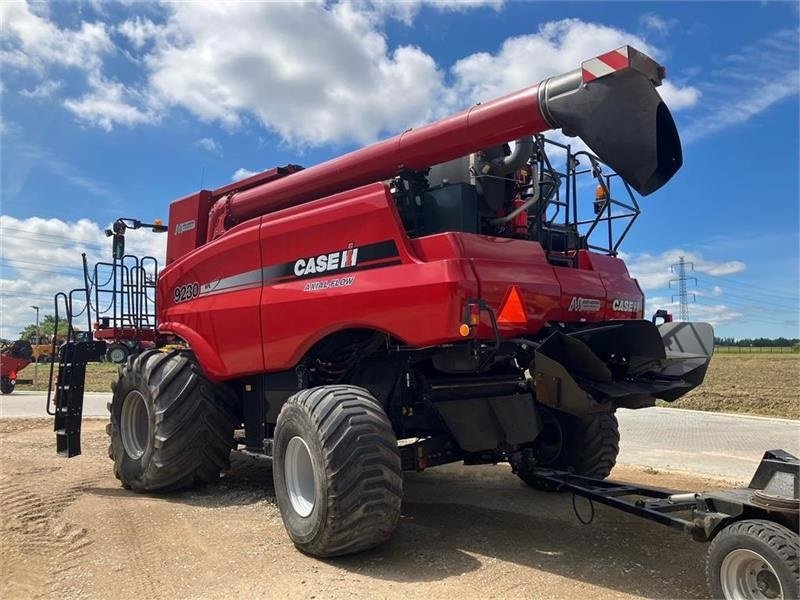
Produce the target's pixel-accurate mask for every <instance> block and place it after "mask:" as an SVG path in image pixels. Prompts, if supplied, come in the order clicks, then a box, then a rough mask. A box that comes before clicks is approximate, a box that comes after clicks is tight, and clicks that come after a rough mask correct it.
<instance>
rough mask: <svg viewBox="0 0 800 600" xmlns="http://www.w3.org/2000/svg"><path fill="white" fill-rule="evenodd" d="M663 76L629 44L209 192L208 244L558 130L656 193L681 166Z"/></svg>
mask: <svg viewBox="0 0 800 600" xmlns="http://www.w3.org/2000/svg"><path fill="white" fill-rule="evenodd" d="M664 73H665V72H664V69H663V67H661V66H659V65H658V64H657V63H656V62H655V61H653V60H652V59H651V58H649V57H647V56H646V55H644V54H642V53H641V52H638V51H637V50H634V49H633V48H631V47H630V46H623V47H622V48H619V49H617V50H614V51H612V52H608V53H606V54H604V55H602V56H599V57H597V58H593V59H591V60H588V61H585V62H584V63H583V64H582V66H581V68H580V69H576V70H574V71H571V72H569V73H566V74H564V75H560V76H557V77H551V78H549V79H547V80H545V81H543V82H541V83H539V84H537V85H534V86H531V87H529V88H525V89H522V90H519V91H517V92H513V93H511V94H508V95H507V96H503V97H502V98H497V99H495V100H492V101H489V102H484V103H481V104H476V105H475V106H472V107H471V108H469V109H467V110H465V111H463V112H460V113H458V114H455V115H452V116H450V117H446V118H444V119H441V120H439V121H435V122H433V123H430V124H428V125H424V126H422V127H418V128H415V129H409V130H408V131H405V132H404V133H402V134H400V135H397V136H395V137H393V138H390V139H388V140H384V141H382V142H378V143H376V144H372V145H371V146H367V147H365V148H362V149H360V150H356V151H354V152H350V153H349V154H345V155H344V156H339V157H337V158H334V159H332V160H329V161H327V162H324V163H321V164H319V165H316V166H313V167H311V168H308V169H305V170H301V171H297V172H293V173H292V174H291V175H288V176H285V177H280V178H277V179H275V178H272V179H271V180H269V181H267V182H266V183H263V184H262V185H258V186H255V187H251V188H249V189H246V188H244V189H242V188H240V189H238V190H237V189H234V190H233V191H231V186H226V187H225V188H222V189H221V190H217V191H216V192H213V193H212V198H213V199H214V200H215V203H214V204H213V206H212V208H211V212H210V215H209V222H208V232H207V237H206V241H211V240H213V239H214V238H216V237H218V236H220V235H222V234H223V233H224V232H225V230H226V229H228V228H229V227H231V226H233V225H235V224H236V223H241V222H242V221H245V220H247V219H251V218H253V217H256V216H259V215H264V214H268V213H270V212H274V211H277V210H281V209H284V208H288V207H290V206H297V205H299V204H303V203H305V202H310V201H313V200H316V199H319V198H323V197H325V196H329V195H332V194H336V193H339V192H343V191H346V190H349V189H353V188H355V187H359V186H362V185H367V184H370V183H374V182H376V181H381V180H386V179H390V178H392V177H394V176H395V175H396V174H397V173H399V172H401V171H404V170H422V169H427V168H429V167H431V166H433V165H436V164H439V163H444V162H447V161H450V160H453V159H456V158H459V157H462V156H466V155H467V154H472V153H473V152H478V151H479V150H483V149H485V148H491V147H493V146H497V145H498V144H502V143H505V142H508V141H510V140H514V139H520V138H525V139H527V136H531V135H533V134H536V133H541V132H544V131H548V130H550V129H557V128H560V129H563V130H564V131H565V132H567V133H568V134H571V135H578V136H580V137H581V138H582V139H583V140H584V141H585V142H586V144H587V145H588V146H589V148H591V149H592V151H593V152H594V153H595V154H597V156H598V157H599V158H600V159H601V160H602V161H603V162H605V163H606V164H608V165H609V166H611V167H612V168H613V169H614V170H615V171H616V172H617V173H619V174H620V175H621V176H622V177H623V178H624V179H625V180H626V181H628V183H629V184H630V185H631V186H632V187H633V188H634V189H636V190H637V191H638V192H639V193H641V194H649V193H651V192H654V191H655V190H657V189H658V188H660V187H661V186H662V185H664V184H665V183H666V182H667V181H668V180H669V178H670V177H672V175H674V174H675V172H676V171H677V170H678V169H679V168H680V167H681V163H682V159H681V143H680V138H679V137H678V132H677V129H676V128H675V123H674V122H673V120H672V116H671V115H670V112H669V109H668V108H667V106H666V105H665V104H664V102H663V101H662V100H661V98H660V97H659V95H658V93H657V92H656V91H655V88H654V86H657V85H660V84H661V80H662V78H663V77H664ZM523 149H524V148H523ZM523 149H521V151H522V150H523Z"/></svg>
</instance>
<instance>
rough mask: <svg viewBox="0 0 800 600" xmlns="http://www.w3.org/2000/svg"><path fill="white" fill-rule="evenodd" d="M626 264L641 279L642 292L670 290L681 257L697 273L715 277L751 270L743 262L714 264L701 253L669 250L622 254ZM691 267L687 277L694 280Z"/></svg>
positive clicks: (676, 249)
mask: <svg viewBox="0 0 800 600" xmlns="http://www.w3.org/2000/svg"><path fill="white" fill-rule="evenodd" d="M620 257H621V258H623V259H624V260H625V263H626V264H627V266H628V271H629V272H630V274H631V275H632V276H633V277H635V278H636V279H638V281H639V285H641V286H642V289H643V290H645V291H647V290H663V289H667V288H669V282H670V280H671V279H675V277H676V275H675V272H674V271H673V270H672V265H674V264H677V263H678V261H679V260H680V258H681V257H683V259H684V261H685V262H686V263H692V264H693V266H694V270H695V272H697V273H705V274H708V275H713V276H717V277H719V276H725V275H732V274H734V273H739V272H741V271H744V270H745V269H746V268H747V266H746V265H745V263H743V262H742V261H739V260H728V261H713V260H708V259H706V258H704V257H703V256H702V255H701V254H699V253H697V252H689V251H686V250H682V249H680V248H675V249H672V250H667V251H665V252H662V253H660V254H649V253H639V254H628V253H623V252H621V253H620ZM689 270H690V267H688V266H687V276H691V273H690V272H689Z"/></svg>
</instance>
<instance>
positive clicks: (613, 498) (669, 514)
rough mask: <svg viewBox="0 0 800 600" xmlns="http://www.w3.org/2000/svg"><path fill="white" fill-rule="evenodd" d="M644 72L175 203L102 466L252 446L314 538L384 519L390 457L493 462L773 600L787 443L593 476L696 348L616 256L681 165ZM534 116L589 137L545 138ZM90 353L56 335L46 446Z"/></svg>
mask: <svg viewBox="0 0 800 600" xmlns="http://www.w3.org/2000/svg"><path fill="white" fill-rule="evenodd" d="M663 77H664V70H663V68H662V67H660V66H659V65H658V64H657V63H655V62H654V61H653V60H651V59H650V58H648V57H647V56H645V55H644V54H641V53H640V52H637V51H636V50H634V49H632V48H630V47H623V48H620V49H618V50H615V51H613V52H609V53H608V54H605V55H603V56H600V57H597V58H595V59H592V60H589V61H586V62H585V63H583V65H582V67H581V68H579V69H576V70H575V71H572V72H569V73H566V74H563V75H560V76H556V77H551V78H549V79H547V80H545V81H543V82H541V83H539V84H537V85H534V86H532V87H529V88H526V89H523V90H520V91H518V92H515V93H513V94H510V95H508V96H505V97H502V98H499V99H497V100H494V101H491V102H486V103H482V104H479V105H475V106H473V107H472V108H470V109H469V110H466V111H464V112H462V113H459V114H456V115H454V116H451V117H448V118H445V119H443V120H440V121H437V122H434V123H432V124H430V125H426V126H423V127H420V128H417V129H410V130H408V131H406V132H404V133H402V134H401V135H398V136H396V137H394V138H391V139H389V140H386V141H383V142H380V143H377V144H374V145H372V146H369V147H366V148H364V149H362V150H358V151H355V152H352V153H350V154H347V155H345V156H342V157H339V158H336V159H333V160H331V161H328V162H325V163H322V164H320V165H317V166H315V167H312V168H309V169H302V168H301V167H299V166H296V165H291V164H290V165H287V166H285V167H280V168H275V169H272V170H270V171H266V172H264V173H260V174H258V175H255V176H253V177H250V178H248V179H245V180H243V181H239V182H236V183H233V184H231V185H228V186H225V187H223V188H220V189H217V190H214V191H207V190H202V191H200V192H197V193H195V194H191V195H189V196H186V197H185V198H182V199H180V200H177V201H175V202H173V203H172V205H171V207H170V214H169V231H168V235H169V239H168V243H167V260H166V265H165V268H164V269H163V270H162V271H161V272H160V274H159V276H158V284H157V285H158V287H157V298H158V304H157V306H158V311H157V312H158V332H159V335H158V338H157V339H156V340H155V341H156V344H157V345H158V346H159V349H154V350H148V351H145V352H143V353H141V354H140V355H138V356H136V357H131V358H130V359H129V360H128V361H127V363H126V364H125V365H124V366H123V367H122V368H121V369H120V376H119V380H118V381H117V382H116V384H115V386H114V395H113V400H112V402H111V404H110V411H111V422H110V424H109V426H108V433H109V435H110V441H111V445H110V449H109V454H110V456H111V458H112V459H113V461H114V472H115V474H116V476H117V477H118V478H119V479H120V480H121V482H122V484H123V486H125V487H126V488H129V489H132V490H135V491H140V492H157V491H167V490H174V489H179V488H184V487H187V486H191V485H193V484H195V483H201V482H202V483H211V482H213V481H215V480H216V479H217V478H218V477H219V474H220V472H221V471H222V470H224V469H225V468H226V467H227V466H228V464H229V455H230V453H231V451H232V449H234V448H237V447H243V448H246V449H247V450H248V451H249V452H251V453H256V454H259V455H262V456H265V457H268V458H270V459H271V460H272V464H273V473H274V483H275V491H276V496H277V500H278V505H279V507H280V510H281V514H282V517H283V521H284V524H285V526H286V530H287V531H288V533H289V535H290V537H291V538H292V540H293V541H294V542H295V544H296V545H297V546H298V547H299V548H300V549H302V550H303V551H305V552H308V553H311V554H314V555H317V556H335V555H341V554H347V553H353V552H357V551H360V550H364V549H367V548H370V547H372V546H375V545H376V544H379V543H381V542H383V541H385V540H387V539H388V538H389V537H390V536H391V534H392V532H393V530H394V529H395V526H396V525H397V522H398V518H399V515H400V504H401V497H402V487H403V483H402V471H403V470H416V471H420V470H424V469H426V468H428V467H432V466H435V465H440V464H444V463H449V462H453V461H463V462H464V463H466V464H482V463H497V462H509V463H510V464H511V466H512V468H513V471H514V472H515V473H516V474H517V475H518V476H519V477H520V478H521V479H522V480H524V481H525V482H526V483H528V484H530V485H532V486H534V487H538V488H543V489H554V488H560V489H566V490H570V491H573V492H575V493H578V494H582V495H585V496H587V497H589V498H591V499H593V500H596V501H600V502H604V503H606V504H609V505H611V506H615V507H617V508H621V509H623V510H626V511H628V512H631V513H634V514H638V515H640V516H643V517H646V518H650V519H653V520H655V521H657V522H660V523H664V524H667V525H671V526H674V527H678V528H680V529H682V530H684V531H686V532H689V533H691V534H692V536H693V537H694V538H695V539H697V540H702V541H708V540H711V539H713V540H714V542H713V544H712V551H711V552H710V555H709V556H710V558H709V560H710V571H709V572H710V573H711V583H712V586H713V592H714V593H715V594H718V595H726V596H728V597H731V598H732V597H739V596H738V595H737V594H739V591H741V590H744V589H745V588H747V590H748V591H747V594H750V593H751V592H750V591H749V590H751V589H752V590H760V592H763V593H764V594H766V595H765V596H764V597H770V598H771V597H778V596H777V595H771V594H781V595H783V597H786V598H788V597H790V596H791V595H792V594H793V593H794V590H796V584H797V557H796V554H795V555H791V553H790V554H789V555H787V554H786V552H787V551H786V548H787V547H789V546H791V544H794V543H795V539H796V538H795V537H793V534H792V531H791V530H792V529H794V530H796V528H797V500H796V498H797V485H798V483H797V477H796V473H795V471H796V470H797V460H796V459H794V458H793V457H790V456H788V455H785V454H781V453H774V454H772V455H770V456H768V457H765V460H764V461H762V465H761V467H760V468H759V471H758V473H757V474H756V477H755V478H754V480H753V483H752V484H751V487H750V488H743V489H741V490H729V491H726V492H719V493H716V494H698V495H690V496H687V495H680V494H678V495H675V494H670V493H665V492H663V491H662V490H653V489H648V488H642V487H638V486H630V485H625V484H614V483H612V482H607V481H603V480H604V478H605V477H606V476H607V475H608V474H609V472H610V471H611V468H612V467H613V466H614V463H615V458H616V455H617V451H618V442H619V433H618V429H617V421H616V418H615V416H614V411H615V410H616V409H617V408H622V407H625V408H640V407H646V406H652V405H653V404H654V402H655V400H656V399H664V400H667V401H672V400H675V399H676V398H678V397H680V396H682V395H683V394H685V393H686V392H687V391H689V390H691V389H692V388H693V387H695V386H697V385H698V384H700V383H701V382H702V380H703V377H704V375H705V372H706V368H707V366H708V362H709V359H710V356H711V353H712V349H713V332H712V329H711V327H710V326H709V325H708V324H704V323H664V324H662V325H660V326H656V325H655V324H654V323H652V322H650V321H648V320H645V319H644V318H643V317H644V314H643V301H644V298H643V294H642V291H641V289H640V288H639V285H638V284H637V282H636V280H635V279H633V278H632V277H631V276H630V275H629V274H628V271H627V269H626V267H625V264H624V263H623V262H622V260H621V259H619V258H618V257H617V249H618V247H619V243H620V242H621V240H622V238H623V237H624V235H625V233H626V232H627V231H628V228H629V227H630V226H631V223H632V222H633V220H634V219H635V218H636V215H637V214H638V205H637V203H636V200H635V198H634V196H633V194H632V192H631V188H633V189H634V190H636V191H637V192H639V193H640V194H649V193H651V192H653V191H655V190H657V189H659V188H660V187H661V186H663V185H664V184H665V183H666V182H667V181H668V180H669V179H670V178H671V177H672V176H673V174H674V173H675V172H676V171H677V170H678V169H679V168H680V167H681V162H682V158H681V145H680V140H679V137H678V133H677V130H676V127H675V125H674V123H673V120H672V117H671V115H670V112H669V110H668V108H667V106H666V105H665V104H664V102H662V100H661V98H660V96H659V95H658V93H657V91H656V89H655V87H656V86H658V85H659V84H660V83H661V80H662V78H663ZM552 129H561V130H563V132H564V133H565V134H567V135H569V136H578V137H580V138H581V139H582V140H583V141H584V142H585V143H586V145H587V146H588V147H589V148H591V150H592V153H589V152H585V151H584V152H573V151H572V150H571V148H570V147H569V146H568V145H563V144H558V143H555V142H552V141H548V140H546V139H545V138H544V137H542V135H541V133H542V132H545V131H547V130H552ZM511 141H516V143H515V145H514V147H513V150H512V149H511V148H510V147H509V146H508V145H507V143H508V142H511ZM582 180H585V181H583V182H582ZM585 191H588V193H589V194H591V200H590V201H589V202H581V201H579V197H580V196H582V195H583V194H582V192H585ZM123 233H124V232H123ZM120 243H122V240H120ZM104 351H105V349H104V347H103V344H102V342H93V343H73V344H68V345H67V346H66V347H65V348H64V349H63V351H62V353H61V356H60V365H59V374H58V379H57V382H56V394H55V411H54V414H55V420H56V433H57V444H58V450H59V452H61V453H62V454H64V455H65V456H74V455H76V454H78V453H80V437H79V436H80V414H81V406H82V382H83V375H84V368H85V363H86V360H88V359H89V358H90V357H91V356H92V355H97V354H100V353H102V352H104ZM398 440H401V443H400V444H398ZM787 478H788V479H787ZM787 482H788V483H787ZM787 486H788V487H787ZM756 488H758V490H759V491H757V490H756ZM787 490H788V491H787ZM759 494H760V495H759ZM681 511H683V513H687V515H688V516H687V517H686V518H682V517H678V516H675V515H676V514H680V513H681ZM775 540H778V542H780V543H778V542H776V541H775ZM787 540H788V541H787ZM787 544H788V545H789V546H787ZM754 556H756V557H758V558H754ZM740 588H741V590H740ZM776 590H777V591H776Z"/></svg>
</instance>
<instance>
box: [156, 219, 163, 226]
mask: <svg viewBox="0 0 800 600" xmlns="http://www.w3.org/2000/svg"><path fill="white" fill-rule="evenodd" d="M163 224H164V221H162V220H161V219H156V220H154V221H153V225H158V226H160V225H163Z"/></svg>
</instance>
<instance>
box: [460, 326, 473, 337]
mask: <svg viewBox="0 0 800 600" xmlns="http://www.w3.org/2000/svg"><path fill="white" fill-rule="evenodd" d="M458 334H459V335H460V336H461V337H467V336H468V335H469V334H470V329H469V325H467V324H466V323H462V324H461V327H459V328H458Z"/></svg>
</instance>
